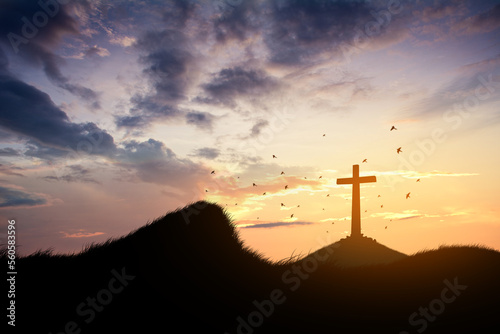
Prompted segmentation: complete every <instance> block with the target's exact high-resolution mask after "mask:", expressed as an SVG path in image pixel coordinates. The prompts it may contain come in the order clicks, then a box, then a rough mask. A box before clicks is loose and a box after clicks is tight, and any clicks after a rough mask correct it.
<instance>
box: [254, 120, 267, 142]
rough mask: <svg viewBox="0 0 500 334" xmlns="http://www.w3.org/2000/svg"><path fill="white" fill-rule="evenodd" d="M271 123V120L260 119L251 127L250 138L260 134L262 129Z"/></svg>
mask: <svg viewBox="0 0 500 334" xmlns="http://www.w3.org/2000/svg"><path fill="white" fill-rule="evenodd" d="M268 125H269V121H267V120H265V119H261V120H258V121H257V122H256V123H255V124H254V126H252V128H251V129H250V135H249V137H250V138H255V137H257V136H259V135H260V133H261V131H262V130H263V129H264V128H265V127H266V126H268Z"/></svg>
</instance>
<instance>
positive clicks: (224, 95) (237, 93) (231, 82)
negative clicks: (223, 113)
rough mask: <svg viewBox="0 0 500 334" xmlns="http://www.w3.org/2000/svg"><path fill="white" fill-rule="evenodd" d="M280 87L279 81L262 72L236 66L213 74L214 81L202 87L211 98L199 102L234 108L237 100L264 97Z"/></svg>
mask: <svg viewBox="0 0 500 334" xmlns="http://www.w3.org/2000/svg"><path fill="white" fill-rule="evenodd" d="M278 87H279V84H278V80H277V79H275V78H273V77H270V76H268V75H267V74H266V73H265V72H263V71H262V70H259V69H249V70H246V69H243V68H242V67H239V66H236V67H233V68H225V69H222V70H221V71H219V72H218V73H215V74H213V76H212V80H211V81H210V82H208V83H206V84H203V85H202V88H203V90H204V91H205V93H207V94H208V96H209V98H208V99H207V98H205V99H203V98H201V99H200V100H199V101H206V102H211V103H215V104H217V103H220V104H223V105H226V106H228V107H234V106H235V105H236V104H235V100H236V99H237V98H244V97H257V96H262V95H264V94H266V93H269V92H270V91H272V90H274V89H276V88H278Z"/></svg>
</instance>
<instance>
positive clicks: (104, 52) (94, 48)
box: [85, 45, 111, 57]
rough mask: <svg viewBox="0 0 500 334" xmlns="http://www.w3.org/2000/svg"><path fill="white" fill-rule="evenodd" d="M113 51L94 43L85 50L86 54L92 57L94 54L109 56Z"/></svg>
mask: <svg viewBox="0 0 500 334" xmlns="http://www.w3.org/2000/svg"><path fill="white" fill-rule="evenodd" d="M110 55H111V53H110V52H109V51H108V50H107V49H106V48H103V47H100V46H97V45H94V46H92V47H90V48H88V49H87V50H85V56H86V57H92V56H99V57H108V56H110Z"/></svg>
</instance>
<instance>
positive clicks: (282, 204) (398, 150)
mask: <svg viewBox="0 0 500 334" xmlns="http://www.w3.org/2000/svg"><path fill="white" fill-rule="evenodd" d="M394 130H397V128H396V127H395V126H394V125H393V126H392V127H391V129H390V131H394ZM323 137H326V134H323ZM402 152H403V150H402V147H398V148H397V149H396V153H397V154H400V153H402ZM272 159H278V156H276V155H275V154H273V155H272ZM362 163H368V159H363V160H362ZM210 174H211V175H215V170H212V171H211V172H210ZM280 175H285V172H284V171H281V173H280ZM322 178H323V176H322V175H320V176H319V177H318V179H322ZM238 179H239V177H238ZM304 179H305V180H307V177H306V176H304ZM416 182H420V179H417V181H416ZM257 186H258V185H257V184H256V183H255V182H252V187H257ZM288 188H289V187H288V184H286V185H284V189H285V190H287V189H288ZM205 192H207V193H208V192H209V191H208V189H205ZM410 194H411V192H408V193H407V194H406V196H405V198H406V199H409V198H411V197H410ZM266 195H267V192H263V193H262V196H266ZM326 197H330V194H327V195H326ZM380 197H381V195H378V196H377V198H380ZM347 199H348V198H346V200H347ZM227 205H228V204H226V206H227ZM234 205H236V206H237V205H238V203H235V204H234ZM280 207H285V208H286V207H287V206H286V205H285V204H284V203H282V202H281V203H280ZM296 207H297V208H300V204H298V205H297V206H296ZM383 207H384V205H383V204H381V205H380V208H383ZM324 210H325V208H322V211H324ZM366 212H368V210H365V213H366ZM290 218H294V213H292V214H291V215H290ZM257 219H260V217H257ZM344 220H346V219H345V218H344ZM390 221H391V222H392V219H391V220H390ZM334 224H335V222H332V225H334ZM385 229H387V226H385ZM326 232H327V233H328V231H326Z"/></svg>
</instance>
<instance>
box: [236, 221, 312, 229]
mask: <svg viewBox="0 0 500 334" xmlns="http://www.w3.org/2000/svg"><path fill="white" fill-rule="evenodd" d="M313 224H314V223H311V222H299V221H297V222H290V223H287V222H273V223H262V224H255V225H248V226H242V227H240V228H273V227H282V226H288V227H291V226H299V225H313Z"/></svg>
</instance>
